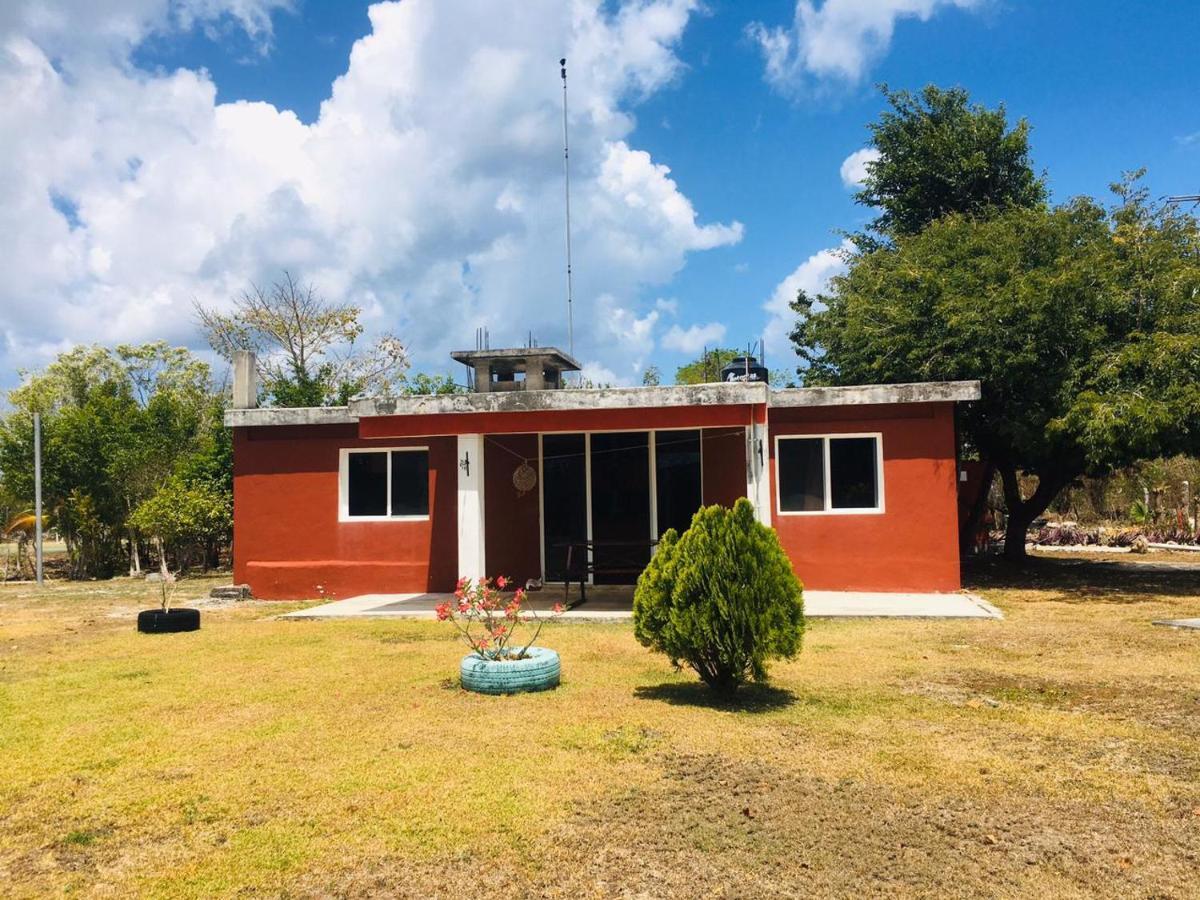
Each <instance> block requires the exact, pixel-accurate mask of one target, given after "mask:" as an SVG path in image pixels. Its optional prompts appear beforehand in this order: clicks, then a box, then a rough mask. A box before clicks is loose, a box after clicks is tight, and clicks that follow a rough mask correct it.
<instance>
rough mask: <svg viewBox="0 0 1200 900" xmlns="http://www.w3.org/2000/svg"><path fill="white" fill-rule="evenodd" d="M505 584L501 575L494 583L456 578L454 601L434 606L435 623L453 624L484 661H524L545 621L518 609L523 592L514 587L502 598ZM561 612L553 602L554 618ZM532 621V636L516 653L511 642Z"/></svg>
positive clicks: (560, 605) (523, 600) (530, 612)
mask: <svg viewBox="0 0 1200 900" xmlns="http://www.w3.org/2000/svg"><path fill="white" fill-rule="evenodd" d="M508 585H509V581H508V579H507V578H505V577H504V576H503V575H501V576H500V577H499V578H496V579H495V580H493V579H491V578H480V579H478V580H477V581H472V580H471V579H469V578H460V579H458V584H457V585H456V586H455V588H454V599H453V600H447V601H446V602H445V603H439V604H438V606H437V617H438V621H439V622H450V623H452V624H453V625H454V627H455V628H457V629H458V632H459V634H461V635H462V638H463V640H464V641H466V643H467V646H468V647H470V648H471V649H472V650H473V651H474V652H475V653H476V654H477V655H479V656H480V657H482V658H483V659H524V658H525V655H526V653H525V652H526V651H527V650H528V649H529V648H530V647H532V646H533V642H534V641H536V640H537V637H538V635H539V634H540V633H541V631H542V625H544V624H545V621H546V620H545V618H543V617H542V616H539V615H537V614H536V613H534V612H532V611H529V612H526V611H524V610H522V609H521V604H522V603H524V602H525V591H524V590H522V589H521V588H517V590H516V592H515V593H514V594H513V595H512V596H511V597H505V596H504V594H502V593H501V592H502V591H503V590H504V589H505V588H506V587H508ZM562 611H563V606H562V604H561V603H556V604H554V608H553V609H552V610H551V611H550V612H551V615H553V616H557V615H559V614H560V613H562ZM531 621H532V622H536V623H537V627H536V628H534V630H533V635H532V636H531V637H530V638H529V640H528V641H527V642H525V644H524V646H521V647H520V649H519V650H518V649H514V647H516V646H519V645H518V644H514V643H513V635H514V634H515V632H516V630H517V629H518V628H519V627H520V626H522V625H524V626H526V628H528V627H529V623H530V622H531Z"/></svg>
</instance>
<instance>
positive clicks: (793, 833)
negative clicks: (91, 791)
mask: <svg viewBox="0 0 1200 900" xmlns="http://www.w3.org/2000/svg"><path fill="white" fill-rule="evenodd" d="M658 761H659V763H660V764H661V766H662V774H661V778H660V779H658V781H657V782H656V783H654V784H653V785H652V786H651V787H650V788H649V789H646V790H629V791H625V792H623V793H618V794H616V795H611V796H608V797H605V798H603V799H602V800H599V801H598V802H596V803H591V804H588V805H585V806H582V805H581V806H579V807H578V808H577V809H576V810H575V811H574V814H573V815H572V816H571V817H570V818H569V819H568V820H567V821H566V822H565V823H563V824H562V825H560V826H558V827H555V828H554V829H553V831H552V833H551V834H550V835H547V836H546V837H545V838H544V839H542V840H539V841H537V842H531V843H530V844H527V845H522V846H521V850H520V852H518V853H512V854H508V853H504V852H503V851H499V852H493V853H489V852H488V851H486V850H482V849H475V848H470V849H467V848H464V850H463V851H462V852H460V853H456V854H451V855H448V856H446V857H444V858H442V859H440V860H437V861H427V862H424V863H417V864H415V865H414V864H412V862H411V861H410V862H408V863H404V864H401V862H400V861H399V860H386V859H380V860H377V861H375V864H374V865H368V866H366V867H361V866H360V867H359V868H358V869H357V870H356V871H355V872H344V873H341V875H340V876H339V877H337V878H336V880H335V881H333V882H330V881H328V880H326V879H324V878H318V877H316V876H309V877H308V878H305V879H302V880H301V883H300V884H299V885H294V886H295V887H299V888H300V890H301V893H311V894H312V895H326V894H334V895H338V896H367V895H370V894H376V893H379V892H380V891H384V892H390V893H400V894H404V895H425V896H452V895H454V894H455V893H456V891H457V890H458V889H459V888H461V887H462V886H463V884H464V883H467V882H470V880H471V878H472V876H471V875H470V873H479V872H486V873H487V875H486V878H487V881H486V883H487V885H488V892H489V893H493V894H501V893H509V892H514V893H516V894H519V895H522V896H535V897H560V896H572V897H577V896H589V897H591V896H605V897H608V896H613V897H698V896H710V897H774V896H781V895H823V896H845V897H850V896H856V897H857V896H880V895H884V896H891V895H917V894H919V895H927V896H929V895H934V896H953V897H966V896H981V895H988V896H1015V895H1018V894H1028V893H1037V892H1041V891H1046V892H1056V893H1063V892H1067V893H1070V892H1080V893H1086V894H1091V895H1096V896H1114V897H1115V896H1159V897H1170V896H1185V895H1187V894H1188V893H1190V891H1191V890H1192V888H1193V887H1194V877H1195V871H1196V869H1195V867H1196V866H1197V864H1200V828H1198V827H1197V825H1198V824H1200V809H1192V808H1191V807H1188V806H1181V807H1180V808H1179V809H1178V810H1175V811H1174V813H1173V815H1170V816H1166V817H1164V816H1161V815H1151V814H1150V813H1149V812H1148V811H1146V810H1143V809H1140V808H1136V807H1128V806H1121V805H1118V804H1115V803H1114V804H1113V805H1110V806H1099V807H1097V806H1095V805H1094V804H1093V805H1087V806H1084V805H1075V804H1061V803H1055V804H1045V803H1040V802H1037V801H1036V799H1034V798H1025V799H1024V800H1022V799H1020V798H1012V799H1010V800H1008V801H1003V802H997V800H996V799H995V798H987V799H986V800H984V799H976V798H972V797H965V796H963V797H949V798H947V797H943V798H941V799H940V800H939V801H936V802H934V801H931V800H929V799H928V798H925V797H921V796H905V795H901V794H897V793H895V792H894V791H892V790H889V789H883V788H880V787H879V786H877V785H871V784H866V783H860V782H853V781H839V782H831V781H826V780H822V779H818V778H813V777H810V776H806V775H804V774H803V773H801V772H798V771H789V770H787V769H784V768H776V767H770V766H761V765H752V764H749V763H747V762H744V761H739V760H733V759H729V758H726V757H723V756H717V755H687V754H668V755H663V756H661V757H659V759H658ZM401 873H403V874H401ZM327 874H328V873H327ZM464 876H466V882H464V880H463V879H464ZM401 878H402V879H403V880H402V881H401V880H398V879H401Z"/></svg>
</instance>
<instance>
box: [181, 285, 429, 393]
mask: <svg viewBox="0 0 1200 900" xmlns="http://www.w3.org/2000/svg"><path fill="white" fill-rule="evenodd" d="M196 315H197V318H198V319H199V321H200V325H201V327H202V328H203V329H204V332H205V335H206V336H207V338H208V342H209V344H210V345H211V346H212V348H213V350H215V351H216V352H217V353H218V354H220V355H221V356H222V357H224V358H225V359H227V360H232V358H233V352H234V351H235V350H251V351H253V352H254V354H255V358H256V360H257V365H258V376H259V381H260V383H261V384H262V387H263V391H264V393H265V394H266V397H265V399H267V400H268V401H269V402H271V403H273V404H274V405H276V406H330V405H345V403H346V401H347V400H349V398H350V397H352V396H354V395H355V394H357V393H360V392H363V391H370V392H373V393H376V394H384V395H387V394H391V393H394V392H397V391H398V390H399V389H400V385H401V383H402V382H403V380H404V372H405V369H407V368H408V352H407V351H406V350H405V347H404V345H403V344H402V343H401V342H400V340H399V339H398V338H396V337H394V336H392V335H389V334H385V335H383V336H381V337H380V338H379V339H378V340H377V341H376V342H375V343H374V344H373V345H371V346H370V347H360V346H359V345H358V339H359V338H360V337H361V336H362V333H363V326H362V323H361V322H360V319H361V317H362V310H361V309H360V308H359V307H357V306H355V305H354V304H352V303H332V302H330V301H328V300H326V299H325V298H323V297H321V296H320V295H319V294H317V292H316V289H315V288H314V287H313V286H312V285H311V284H310V285H302V284H300V283H299V282H297V281H296V280H295V279H294V278H293V277H292V275H291V274H290V273H288V272H284V273H283V277H282V278H281V279H280V280H279V281H277V282H275V283H274V284H272V285H271V286H270V287H269V288H261V287H259V286H258V285H251V287H250V289H249V290H246V291H243V292H242V293H241V294H240V295H239V296H238V297H236V298H235V299H234V301H233V305H232V309H231V310H230V311H228V312H226V311H222V310H217V309H209V308H207V307H204V306H201V305H199V304H197V306H196Z"/></svg>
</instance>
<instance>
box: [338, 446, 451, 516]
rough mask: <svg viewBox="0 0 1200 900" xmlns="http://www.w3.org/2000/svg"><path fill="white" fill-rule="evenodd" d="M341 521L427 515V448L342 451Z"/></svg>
mask: <svg viewBox="0 0 1200 900" xmlns="http://www.w3.org/2000/svg"><path fill="white" fill-rule="evenodd" d="M341 486H342V509H341V513H342V514H341V517H340V518H342V519H343V520H350V519H426V518H428V517H429V449H428V448H426V447H405V448H402V449H395V450H390V449H389V450H343V451H342V470H341Z"/></svg>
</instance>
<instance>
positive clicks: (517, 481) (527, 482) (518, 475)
mask: <svg viewBox="0 0 1200 900" xmlns="http://www.w3.org/2000/svg"><path fill="white" fill-rule="evenodd" d="M512 481H513V487H515V488H516V489H517V494H518V495H519V496H524V495H525V494H528V493H529V492H530V491H532V490H533V489H534V488H535V487H537V470H536V469H534V468H533V466H531V465H530V464H529V463H527V462H523V463H521V464H520V465H519V466H517V468H516V469H515V470H514V471H513V476H512Z"/></svg>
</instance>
